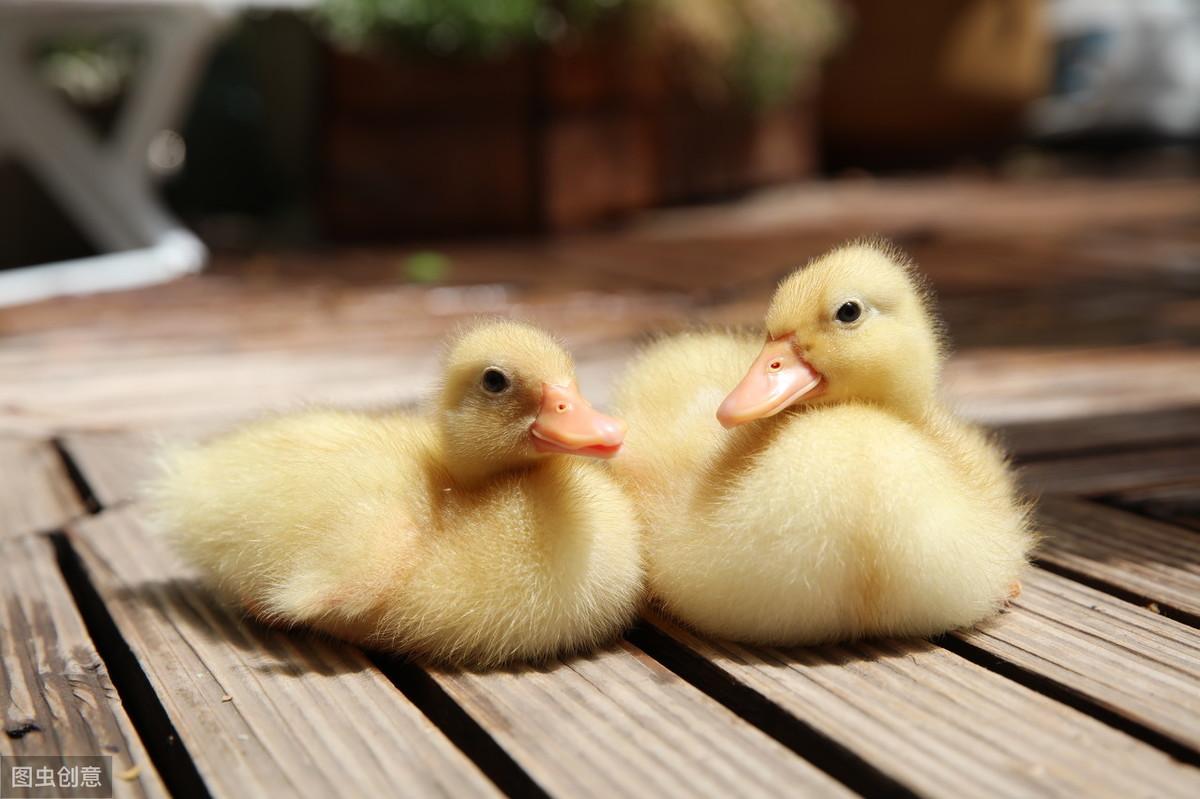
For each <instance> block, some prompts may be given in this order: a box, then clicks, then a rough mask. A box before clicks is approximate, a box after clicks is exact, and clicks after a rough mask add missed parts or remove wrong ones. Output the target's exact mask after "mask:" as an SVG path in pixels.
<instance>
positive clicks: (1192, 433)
mask: <svg viewBox="0 0 1200 799" xmlns="http://www.w3.org/2000/svg"><path fill="white" fill-rule="evenodd" d="M997 432H998V433H999V434H1000V438H1001V439H1002V440H1003V441H1004V443H1005V446H1006V447H1007V449H1008V451H1009V452H1011V453H1013V454H1014V455H1016V456H1017V457H1019V458H1030V457H1039V456H1043V457H1044V456H1046V455H1064V454H1068V453H1072V452H1081V451H1092V450H1106V449H1118V448H1143V449H1144V448H1147V447H1153V446H1163V445H1175V446H1178V445H1180V444H1194V443H1197V442H1200V408H1198V407H1195V406H1192V407H1187V408H1174V409H1165V410H1158V411H1150V412H1146V413H1127V414H1119V415H1113V416H1083V417H1078V418H1073V419H1057V420H1055V421H1052V422H1025V423H1013V424H1007V425H1002V426H1001V427H999V428H997Z"/></svg>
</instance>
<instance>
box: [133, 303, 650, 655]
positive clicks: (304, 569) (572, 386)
mask: <svg viewBox="0 0 1200 799" xmlns="http://www.w3.org/2000/svg"><path fill="white" fill-rule="evenodd" d="M624 432H625V426H624V424H623V423H622V422H620V421H619V420H617V419H613V418H611V417H608V416H605V415H603V414H601V413H599V412H597V411H596V410H594V409H593V408H592V407H591V406H590V405H589V404H588V403H587V401H586V400H585V399H584V398H583V396H582V395H581V394H580V393H579V390H578V388H577V387H576V383H575V371H574V367H573V364H572V362H571V359H570V357H569V356H568V354H567V353H566V352H565V351H564V350H563V349H562V347H561V346H559V345H558V344H557V343H556V342H555V341H554V340H553V339H552V338H551V337H550V336H548V335H547V334H545V333H543V332H542V331H540V330H538V329H535V328H533V327H529V326H527V325H523V324H517V323H512V322H495V323H486V324H483V325H480V326H478V327H475V328H474V329H471V330H469V331H468V332H466V333H464V334H463V335H461V336H460V337H458V339H457V340H456V341H455V342H454V343H453V345H452V346H451V347H450V348H449V350H448V352H447V355H446V357H445V364H444V377H443V381H442V384H441V387H440V392H439V393H438V396H437V399H436V402H435V404H434V407H433V408H432V410H431V412H430V413H429V414H427V415H416V414H409V413H390V414H385V415H367V414H362V413H353V412H345V411H332V410H313V411H308V412H303V413H298V414H294V415H287V416H281V417H278V418H274V419H270V420H266V421H262V422H259V423H256V424H251V425H249V426H247V427H244V428H242V429H240V430H237V431H235V432H233V433H231V434H228V435H225V436H223V437H221V438H218V439H216V440H214V441H212V442H211V443H208V444H205V445H201V446H198V447H191V448H185V449H181V450H177V451H173V452H168V453H166V457H165V458H164V465H165V471H164V474H163V475H162V476H161V477H160V478H158V479H157V481H156V482H155V483H154V484H153V485H152V486H151V498H152V500H153V504H154V507H155V508H156V510H157V516H158V521H159V522H160V524H161V527H162V528H163V529H164V530H165V531H166V532H167V533H168V534H169V536H170V537H171V539H172V540H173V541H174V543H175V544H176V546H177V548H178V550H179V551H180V552H181V553H182V554H183V555H184V556H185V557H186V559H187V560H188V561H190V562H191V563H193V564H194V565H196V566H197V567H199V570H200V571H201V573H202V574H203V575H204V576H205V577H206V578H207V580H208V581H209V582H211V583H212V585H214V586H215V587H216V588H217V589H218V591H219V592H220V593H222V594H223V595H225V596H226V597H228V598H230V599H231V600H233V601H235V602H237V603H239V604H240V605H242V606H243V607H244V608H246V609H247V610H248V611H249V612H251V613H252V614H253V615H255V616H257V617H259V618H260V619H262V620H263V621H266V622H271V623H275V624H282V625H303V626H306V627H309V628H313V629H317V630H321V631H324V632H327V633H331V634H333V635H336V636H339V637H342V638H346V639H349V640H353V641H356V642H361V643H364V644H367V645H370V646H373V647H379V648H385V649H389V650H393V651H399V652H402V653H407V654H411V655H414V656H417V657H420V658H423V659H425V660H430V661H436V662H442V663H450V664H463V665H470V666H477V667H490V666H496V665H499V664H502V663H506V662H509V661H514V660H538V659H543V658H547V657H551V656H554V655H558V654H563V653H568V652H572V651H576V650H582V649H585V648H587V647H590V646H593V645H595V644H598V643H601V642H604V641H606V640H609V639H612V638H613V637H615V636H617V635H619V634H620V632H621V631H622V630H623V629H624V627H625V626H626V625H627V624H628V623H629V622H630V621H631V620H632V618H633V617H634V614H635V612H636V607H637V604H638V601H639V599H640V595H641V592H642V587H643V583H642V567H641V559H640V543H639V539H638V536H639V530H638V524H637V518H636V514H635V511H634V509H633V507H632V505H631V503H630V501H629V500H628V499H627V498H626V496H625V494H624V493H623V492H622V491H621V490H620V488H619V487H618V485H617V484H616V482H615V481H614V480H613V478H612V477H611V475H610V474H609V472H608V471H607V470H606V469H605V468H602V465H601V464H599V463H597V462H596V459H605V458H609V457H611V456H612V455H614V454H615V453H616V452H617V451H618V449H619V448H620V446H621V443H622V438H623V436H624Z"/></svg>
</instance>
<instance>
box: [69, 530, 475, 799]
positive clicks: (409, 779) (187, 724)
mask: <svg viewBox="0 0 1200 799" xmlns="http://www.w3.org/2000/svg"><path fill="white" fill-rule="evenodd" d="M68 535H69V539H70V541H71V543H72V545H73V546H74V547H75V549H76V551H77V552H78V553H79V555H80V558H81V560H82V562H83V565H84V568H85V569H86V571H87V574H88V576H89V578H90V580H91V581H92V583H93V585H94V586H95V588H96V590H97V592H98V593H99V595H100V597H101V598H102V599H103V601H104V603H105V606H106V608H107V610H108V612H109V613H110V614H111V615H112V618H113V621H114V622H115V624H116V626H117V629H118V630H119V631H120V633H121V635H122V636H123V637H124V639H125V641H126V642H127V643H128V644H129V647H130V648H131V649H132V651H133V653H134V654H135V655H136V656H137V659H138V661H139V663H140V665H141V667H142V669H143V670H144V672H145V674H146V676H147V678H148V679H149V681H150V683H151V685H152V686H153V688H154V690H155V692H156V693H157V695H158V697H159V699H160V700H161V701H162V703H163V705H164V707H165V709H166V711H167V714H168V716H169V717H170V719H171V722H172V723H173V724H174V726H175V728H176V730H177V731H178V733H179V736H180V738H181V739H182V741H183V743H184V745H185V746H186V747H187V749H188V752H189V753H190V754H191V756H192V758H193V759H194V761H195V763H196V767H197V769H198V771H199V772H200V775H201V777H202V778H203V779H204V781H205V783H206V784H207V785H208V787H209V789H210V790H211V791H212V792H213V793H214V794H215V795H217V796H248V795H254V796H268V795H277V794H279V793H281V792H282V793H287V794H288V795H295V796H314V797H328V796H393V795H404V796H434V795H437V796H463V795H471V796H489V795H495V794H496V793H497V791H496V789H495V787H494V786H493V785H492V784H491V783H490V782H488V781H487V780H486V779H485V778H484V777H483V776H482V774H481V773H480V772H479V771H478V770H477V769H476V767H475V766H474V765H473V764H472V763H471V762H470V761H469V760H467V758H466V757H465V756H464V755H463V754H462V753H461V752H459V751H458V750H457V749H456V748H455V747H454V746H453V744H451V742H450V741H449V740H448V739H446V737H445V736H444V735H443V734H442V733H441V732H440V731H439V730H438V729H437V728H436V727H435V726H434V725H433V724H432V723H431V722H430V721H429V720H428V719H427V718H426V717H425V716H424V715H423V714H422V713H421V712H420V711H419V710H418V709H417V708H416V707H415V706H413V705H412V704H411V703H410V702H409V701H408V699H406V698H405V697H404V696H403V694H401V693H400V692H399V691H397V690H396V689H395V687H394V686H393V685H392V684H391V683H390V682H389V681H388V680H387V679H386V678H385V677H384V676H383V675H382V674H380V673H379V672H378V671H377V670H376V669H375V668H374V667H373V666H372V665H371V663H370V662H369V661H368V660H367V658H366V657H365V656H364V655H362V653H360V652H359V651H358V650H357V649H355V648H353V647H349V646H346V645H343V644H340V643H336V642H329V641H322V640H318V639H315V638H306V637H298V636H290V635H288V634H286V633H283V632H279V631H273V630H268V629H265V628H262V627H261V626H258V625H255V624H252V623H247V622H244V621H242V620H240V619H239V618H238V617H237V615H236V614H234V613H232V612H231V611H228V610H226V609H223V608H220V607H217V606H216V605H215V604H214V603H213V602H212V601H211V600H210V598H209V595H208V593H207V592H206V591H204V590H203V589H202V588H201V587H199V586H198V585H197V584H196V583H195V581H194V579H193V578H192V576H191V575H190V574H189V573H188V572H187V571H186V570H185V569H184V568H182V567H181V566H179V564H178V563H177V562H176V561H175V560H174V558H172V557H171V556H170V555H169V553H167V552H166V551H165V549H164V547H163V546H162V544H161V542H159V541H158V540H155V539H154V538H152V537H151V536H150V535H149V534H148V533H147V531H146V530H145V529H144V528H143V527H142V525H141V524H140V522H139V521H138V518H137V516H136V513H135V510H134V508H133V507H125V508H120V509H116V510H111V511H107V512H105V513H103V514H101V515H100V516H96V517H89V518H87V519H84V520H82V521H80V522H78V523H76V524H73V525H71V527H70V528H69V530H68Z"/></svg>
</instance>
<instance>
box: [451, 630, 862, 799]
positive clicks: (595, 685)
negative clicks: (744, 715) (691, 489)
mask: <svg viewBox="0 0 1200 799" xmlns="http://www.w3.org/2000/svg"><path fill="white" fill-rule="evenodd" d="M432 675H433V677H434V679H436V680H437V681H438V682H439V683H440V684H441V685H442V687H443V688H444V689H445V690H446V692H447V693H448V694H449V695H450V696H451V697H452V698H453V699H454V700H455V701H456V702H458V703H459V704H460V705H461V706H462V707H463V708H464V709H466V711H467V712H468V713H470V714H471V715H473V716H475V717H476V719H477V720H478V721H479V723H480V724H481V725H482V726H483V727H484V729H485V730H487V731H488V732H489V733H490V734H491V735H492V736H494V737H495V739H496V740H497V741H498V742H499V743H500V745H501V746H503V747H504V748H505V749H506V750H507V751H508V752H509V754H510V755H511V756H512V757H513V759H514V760H515V761H516V762H517V763H518V764H519V765H520V766H521V767H522V768H524V769H525V770H526V771H527V772H528V773H529V774H530V776H532V777H533V778H534V779H535V780H536V781H537V782H538V783H539V784H540V785H541V786H542V787H543V788H545V789H546V790H547V791H548V792H549V793H550V794H552V795H555V796H580V797H583V796H589V797H608V796H638V795H648V796H678V797H690V796H712V797H724V796H762V797H771V796H779V795H780V794H781V793H792V794H797V795H805V796H816V795H819V796H851V795H852V794H850V792H849V791H847V790H846V789H845V788H843V787H842V786H841V785H840V784H839V783H837V782H834V781H833V780H832V779H831V778H830V777H828V776H826V775H825V774H824V773H822V772H820V771H817V770H816V768H814V767H813V766H812V765H810V764H809V763H808V762H806V761H804V760H802V759H800V758H799V757H797V756H796V755H795V754H793V753H792V752H791V751H789V750H788V749H785V748H784V747H783V746H782V745H780V744H779V743H777V742H776V741H774V740H773V739H771V738H768V737H767V736H766V735H765V734H763V733H761V732H759V731H758V730H756V729H755V728H753V727H751V726H750V725H749V724H747V723H746V722H744V721H742V720H741V719H739V718H738V717H737V716H735V715H734V714H733V713H731V712H730V711H728V710H726V709H725V708H724V707H722V706H721V705H719V704H718V703H717V702H715V701H714V700H712V699H710V698H708V697H707V696H705V695H704V694H702V693H701V692H700V691H698V690H696V689H695V688H693V687H692V686H691V685H689V684H687V683H686V682H684V681H683V680H682V679H680V678H679V677H677V676H675V675H674V674H672V673H671V672H670V671H668V670H667V669H666V668H664V667H663V666H662V665H660V664H659V663H658V662H657V661H655V660H653V659H651V658H650V657H649V656H647V655H646V654H645V653H644V652H642V651H641V650H639V649H638V648H637V647H635V646H633V645H632V644H630V643H628V642H622V644H621V645H620V646H619V647H618V648H614V649H609V650H606V651H602V652H598V653H595V654H593V655H590V656H588V657H581V658H574V659H572V660H569V661H567V662H565V663H557V664H554V665H552V666H548V667H546V668H519V669H515V670H513V671H508V672H494V673H488V674H472V673H462V672H458V673H447V672H441V671H434V672H432Z"/></svg>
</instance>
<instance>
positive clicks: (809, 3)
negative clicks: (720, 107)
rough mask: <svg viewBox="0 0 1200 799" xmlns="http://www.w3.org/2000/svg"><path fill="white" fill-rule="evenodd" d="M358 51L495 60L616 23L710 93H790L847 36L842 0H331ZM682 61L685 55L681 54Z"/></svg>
mask: <svg viewBox="0 0 1200 799" xmlns="http://www.w3.org/2000/svg"><path fill="white" fill-rule="evenodd" d="M318 13H319V15H320V17H321V19H322V20H323V22H324V24H325V26H326V28H327V29H328V31H329V33H330V35H331V37H332V38H333V39H334V40H335V41H336V42H338V43H339V44H341V45H343V46H346V47H349V48H350V49H355V50H363V49H395V50H399V51H400V52H406V53H417V54H424V55H432V56H440V57H451V56H457V57H465V58H488V57H496V56H501V55H503V54H505V53H507V52H509V51H511V50H513V49H516V48H519V47H527V46H538V45H546V44H554V43H556V42H558V41H560V40H562V39H564V38H566V37H568V36H580V35H587V34H588V33H589V32H590V31H591V30H592V29H593V28H594V27H595V26H596V25H597V24H599V23H603V22H610V21H611V22H614V23H616V24H618V25H623V26H624V28H623V30H624V32H625V33H626V34H627V35H630V36H633V37H634V40H635V41H636V42H637V43H638V44H639V45H640V46H641V47H642V48H643V49H644V50H646V51H647V52H650V53H654V54H661V55H662V56H663V57H664V58H665V59H666V60H667V63H680V64H682V65H683V66H684V67H685V68H686V69H685V72H686V74H685V75H683V76H682V77H683V78H684V79H685V80H686V81H687V82H688V83H690V84H692V86H693V88H695V89H697V91H698V93H699V94H700V95H702V96H704V97H706V98H709V99H713V98H722V99H723V98H725V97H740V98H742V99H744V100H747V101H749V102H750V103H751V104H753V105H756V106H760V107H761V106H770V105H774V104H776V103H779V102H782V101H784V100H786V99H788V98H790V97H791V96H792V95H793V94H794V92H795V90H796V88H797V87H798V86H800V85H803V84H804V83H805V82H807V81H808V80H810V79H811V77H812V74H813V73H814V71H815V70H816V68H817V66H818V65H819V64H820V62H821V61H822V60H823V59H824V58H825V57H826V56H828V55H829V53H830V52H831V51H832V50H833V49H834V48H835V47H836V46H837V44H838V43H839V42H840V41H841V38H842V32H843V28H844V24H843V23H844V15H843V13H842V8H841V6H840V3H839V0H557V1H554V0H323V2H322V4H321V6H320V10H319V12H318ZM676 57H678V60H676Z"/></svg>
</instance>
